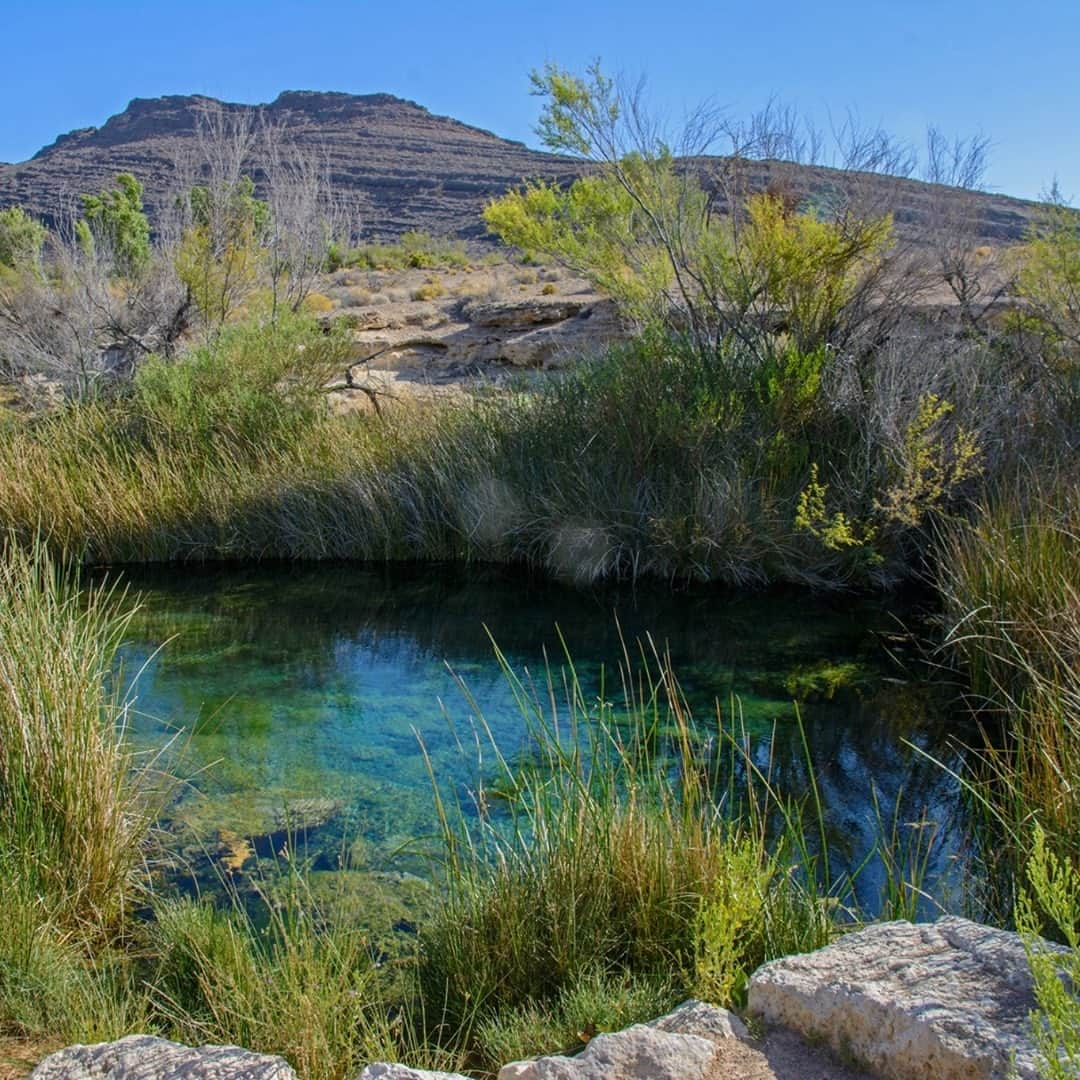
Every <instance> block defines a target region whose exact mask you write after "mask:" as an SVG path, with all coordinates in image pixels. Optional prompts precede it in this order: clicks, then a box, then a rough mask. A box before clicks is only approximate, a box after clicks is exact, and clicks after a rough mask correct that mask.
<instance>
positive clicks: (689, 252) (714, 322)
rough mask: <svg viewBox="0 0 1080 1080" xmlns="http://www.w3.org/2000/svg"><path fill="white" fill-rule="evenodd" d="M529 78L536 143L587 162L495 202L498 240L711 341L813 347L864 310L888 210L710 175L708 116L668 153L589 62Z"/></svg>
mask: <svg viewBox="0 0 1080 1080" xmlns="http://www.w3.org/2000/svg"><path fill="white" fill-rule="evenodd" d="M532 81H533V91H534V93H536V94H539V95H541V96H544V97H546V98H547V102H546V104H545V106H544V110H543V113H542V115H541V119H540V124H539V127H538V132H539V134H540V137H541V139H542V140H543V141H544V143H545V144H546V145H547V146H548V147H549V148H550V149H552V150H555V151H558V152H563V153H570V154H574V155H577V156H579V157H582V158H585V159H586V160H589V161H591V162H593V163H594V164H595V165H596V171H595V172H594V173H593V174H591V175H588V176H585V177H583V178H582V179H580V180H577V181H576V182H575V183H573V184H571V185H570V186H569V187H566V188H564V187H561V186H559V185H558V184H553V183H545V182H543V181H540V182H533V183H529V184H526V185H525V186H524V187H523V188H522V189H520V190H517V191H512V192H510V193H509V194H507V195H506V196H504V197H503V198H501V199H497V200H495V201H494V202H493V203H492V204H490V205H489V206H488V208H487V210H486V211H485V219H486V221H487V223H488V227H489V228H490V229H491V230H492V231H493V232H495V233H496V234H497V235H498V236H499V237H500V238H501V239H502V240H503V241H504V242H506V243H509V244H514V245H516V246H518V247H522V248H524V249H526V250H527V251H533V252H538V253H543V254H545V255H547V256H550V257H552V258H554V259H556V260H558V261H559V262H561V263H563V264H565V265H567V266H568V267H570V268H571V269H573V270H574V271H575V272H577V273H581V274H584V275H585V276H587V277H588V278H589V279H590V280H591V281H593V283H594V284H596V285H597V286H598V287H599V288H601V289H603V290H605V291H606V292H608V293H610V294H611V295H612V296H613V297H614V298H615V299H616V300H617V301H618V302H619V303H620V305H621V306H622V308H623V310H624V311H625V312H626V313H627V314H629V315H630V316H631V317H632V318H634V319H635V320H636V321H638V322H640V323H645V324H654V325H655V324H659V325H661V326H663V327H666V328H668V329H672V328H674V329H676V330H685V331H688V332H689V333H690V334H691V335H692V336H693V338H694V340H695V341H697V342H698V343H699V344H700V345H704V346H708V347H710V348H711V347H713V346H714V345H715V344H716V343H717V342H718V341H719V340H722V339H729V338H738V339H740V340H741V341H742V342H743V343H744V344H747V345H751V346H753V347H754V348H755V350H756V351H758V352H759V353H760V352H771V351H772V348H773V343H774V342H775V341H776V340H777V335H778V333H779V334H780V335H782V336H783V337H784V338H785V341H784V342H782V346H783V347H786V345H787V344H788V343H790V344H793V345H794V346H795V347H796V348H798V349H800V350H813V349H816V348H818V347H820V346H821V345H823V344H827V343H836V342H842V341H843V340H844V339H845V338H846V337H848V336H850V334H851V333H852V332H853V330H854V329H855V328H856V326H857V325H858V323H859V321H860V320H861V319H862V318H864V317H865V315H866V312H867V310H868V309H869V305H867V304H866V303H865V302H864V301H865V299H866V297H867V295H868V293H869V292H870V291H871V290H872V288H873V286H874V284H875V283H876V282H877V281H878V280H879V277H880V272H881V269H882V266H883V264H884V260H885V256H886V254H887V252H888V251H889V249H890V247H891V245H892V222H891V218H889V217H888V216H880V215H878V216H868V217H863V216H860V215H859V214H858V213H854V212H852V209H851V208H850V207H842V208H840V209H839V210H838V211H837V212H834V213H832V214H830V215H829V216H825V215H824V214H822V213H821V212H816V211H814V210H812V209H809V208H801V207H799V206H798V205H797V204H795V203H793V201H792V200H791V199H790V198H788V197H787V196H786V195H785V193H783V192H778V191H765V192H757V193H754V194H747V193H745V192H743V191H742V189H741V188H740V186H739V185H738V184H737V183H734V182H731V183H725V182H723V181H722V180H721V181H718V180H717V178H716V177H712V178H710V179H711V181H712V182H711V183H710V184H709V185H706V184H705V183H704V182H703V176H702V170H701V169H700V168H699V167H698V166H697V165H695V164H692V160H693V159H694V158H695V156H696V155H699V154H700V153H701V152H702V151H703V150H704V149H705V148H706V147H707V145H708V144H709V142H710V141H711V139H712V136H711V135H709V134H708V124H707V121H706V120H704V119H702V118H701V117H698V118H696V119H695V120H692V121H691V123H690V124H689V125H688V134H684V136H683V137H682V138H681V140H680V141H679V144H678V147H677V150H678V152H677V153H676V151H675V150H674V149H673V148H672V146H671V145H669V143H668V142H667V141H665V140H664V139H663V138H662V137H661V136H660V134H659V133H658V129H657V128H656V126H655V125H654V124H653V123H652V122H651V121H649V120H648V118H647V117H646V115H645V113H644V110H643V108H642V106H641V103H640V101H639V98H638V96H637V94H636V93H635V94H627V93H626V92H625V91H624V90H622V89H620V88H619V87H618V86H617V85H616V83H615V82H614V81H613V80H611V79H609V78H608V77H606V76H605V75H604V74H603V73H602V72H601V71H600V69H599V67H597V66H595V65H594V66H593V67H591V68H590V69H589V71H588V73H587V77H586V78H580V77H578V76H575V75H572V74H570V73H569V72H566V71H564V70H562V69H561V68H559V67H557V66H555V65H549V66H548V67H547V68H546V69H545V70H544V71H543V73H537V72H534V73H533V76H532ZM721 193H722V194H723V195H724V198H725V201H726V202H727V207H726V212H725V213H720V212H719V209H720V208H719V205H718V196H719V195H720V194H721Z"/></svg>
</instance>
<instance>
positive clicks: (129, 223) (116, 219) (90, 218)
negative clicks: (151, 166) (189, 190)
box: [76, 173, 150, 278]
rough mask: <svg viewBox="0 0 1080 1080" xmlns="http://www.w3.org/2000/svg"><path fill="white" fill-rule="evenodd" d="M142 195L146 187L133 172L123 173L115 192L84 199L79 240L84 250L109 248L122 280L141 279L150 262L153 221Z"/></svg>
mask: <svg viewBox="0 0 1080 1080" xmlns="http://www.w3.org/2000/svg"><path fill="white" fill-rule="evenodd" d="M142 193H143V186H142V184H140V183H139V181H138V180H136V179H135V177H134V176H132V175H131V173H120V175H119V176H117V178H116V187H115V188H113V189H112V190H111V191H103V192H101V194H100V195H83V196H82V197H81V198H82V206H83V217H82V220H81V221H80V222H79V223H78V224H77V226H76V229H77V231H78V237H79V240H80V242H81V243H82V244H83V245H84V247H89V246H91V245H93V246H95V247H97V246H101V245H103V244H104V245H106V246H107V247H108V248H109V250H110V252H111V254H112V258H113V262H114V264H115V268H116V272H117V274H119V275H120V276H121V277H127V278H135V277H138V276H139V274H140V273H141V272H142V271H143V270H145V269H146V267H147V265H148V264H149V262H150V222H149V221H148V220H147V217H146V214H145V212H144V211H143V202H142Z"/></svg>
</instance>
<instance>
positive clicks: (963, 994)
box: [749, 916, 1038, 1080]
mask: <svg viewBox="0 0 1080 1080" xmlns="http://www.w3.org/2000/svg"><path fill="white" fill-rule="evenodd" d="M1034 1008H1035V998H1034V993H1033V987H1032V980H1031V973H1030V969H1029V966H1028V962H1027V957H1026V954H1025V952H1024V946H1023V943H1022V941H1021V940H1020V938H1019V936H1018V935H1016V934H1012V933H1008V932H1006V931H1003V930H994V929H991V928H990V927H987V926H981V925H979V924H977V923H973V922H969V921H968V920H967V919H960V918H955V917H951V916H950V917H946V918H943V919H939V920H938V921H937V922H936V923H933V924H912V923H909V922H888V923H878V924H876V925H873V926H869V927H867V928H866V929H864V930H860V931H857V932H855V933H851V934H847V935H845V936H844V937H842V938H841V939H840V940H839V941H837V942H836V943H834V944H832V945H829V946H827V947H826V948H824V949H820V950H818V951H817V952H814V953H808V954H805V955H801V956H788V957H785V958H783V959H780V960H774V961H772V962H771V963H768V964H765V965H764V966H762V967H761V968H759V969H758V970H757V971H756V972H755V973H754V975H753V976H752V978H751V980H750V992H749V1012H750V1013H751V1014H753V1015H755V1016H756V1017H758V1018H759V1019H760V1020H761V1021H763V1022H764V1023H765V1024H767V1025H784V1026H786V1027H789V1028H793V1029H794V1030H796V1031H798V1032H800V1033H801V1034H802V1035H804V1036H805V1037H807V1038H808V1039H810V1040H811V1041H818V1040H820V1041H824V1042H826V1043H827V1044H829V1045H830V1046H831V1047H832V1048H833V1049H834V1050H836V1051H837V1052H839V1053H841V1054H842V1055H845V1056H849V1057H853V1058H855V1059H856V1060H858V1061H859V1062H861V1063H862V1064H864V1065H865V1066H866V1067H867V1068H869V1069H871V1070H873V1071H874V1072H875V1073H876V1074H877V1075H879V1076H882V1077H891V1078H896V1080H900V1078H907V1077H913V1076H933V1077H935V1078H936V1080H951V1078H954V1077H955V1078H957V1080H959V1078H961V1077H962V1078H964V1080H970V1078H976V1077H988V1078H999V1077H1000V1078H1002V1080H1004V1078H1005V1077H1006V1076H1008V1075H1012V1074H1011V1073H1010V1069H1011V1068H1015V1070H1016V1075H1018V1076H1020V1077H1024V1078H1027V1077H1032V1078H1034V1077H1035V1076H1037V1073H1038V1070H1037V1056H1036V1052H1035V1049H1034V1047H1033V1045H1032V1043H1031V1040H1030V1035H1029V1019H1028V1014H1029V1013H1030V1011H1031V1010H1032V1009H1034Z"/></svg>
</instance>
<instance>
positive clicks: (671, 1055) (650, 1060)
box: [499, 1001, 746, 1080]
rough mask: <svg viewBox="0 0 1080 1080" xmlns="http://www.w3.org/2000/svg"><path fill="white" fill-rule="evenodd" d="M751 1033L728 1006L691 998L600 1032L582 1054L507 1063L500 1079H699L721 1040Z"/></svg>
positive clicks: (707, 1069) (709, 1064)
mask: <svg viewBox="0 0 1080 1080" xmlns="http://www.w3.org/2000/svg"><path fill="white" fill-rule="evenodd" d="M745 1034H746V1029H745V1028H744V1027H743V1025H742V1023H741V1022H740V1021H739V1020H738V1018H737V1017H735V1016H732V1015H731V1013H729V1012H728V1011H727V1010H726V1009H718V1008H716V1007H715V1006H713V1005H705V1004H703V1003H702V1002H700V1001H687V1002H685V1003H684V1004H682V1005H680V1006H679V1007H678V1008H677V1009H676V1010H675V1011H674V1012H672V1013H669V1014H668V1015H667V1016H664V1017H661V1018H660V1019H659V1020H654V1021H653V1022H652V1023H651V1024H635V1025H634V1026H633V1027H629V1028H626V1030H624V1031H616V1032H612V1033H611V1034H605V1035H597V1036H596V1037H595V1038H594V1039H591V1040H590V1041H589V1044H588V1046H586V1047H585V1049H584V1050H583V1051H582V1052H581V1053H580V1054H578V1056H577V1057H563V1056H561V1055H558V1056H552V1057H542V1058H537V1059H536V1060H535V1061H515V1062H512V1063H511V1064H509V1065H504V1066H503V1068H502V1069H501V1070H500V1071H499V1080H637V1078H641V1080H645V1078H648V1080H698V1078H704V1077H705V1076H706V1075H708V1073H709V1072H710V1066H711V1065H712V1064H713V1060H714V1058H715V1057H716V1053H717V1043H718V1042H719V1041H722V1040H726V1039H731V1038H737V1037H741V1036H744V1035H745Z"/></svg>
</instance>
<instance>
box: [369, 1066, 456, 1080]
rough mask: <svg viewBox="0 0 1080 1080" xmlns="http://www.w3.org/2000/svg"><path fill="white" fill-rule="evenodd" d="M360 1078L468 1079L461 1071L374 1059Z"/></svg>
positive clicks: (406, 1079) (412, 1079)
mask: <svg viewBox="0 0 1080 1080" xmlns="http://www.w3.org/2000/svg"><path fill="white" fill-rule="evenodd" d="M360 1080H469V1078H468V1077H467V1076H462V1075H461V1073H448V1072H429V1071H428V1070H427V1069H410V1068H409V1066H408V1065H396V1064H392V1063H390V1062H386V1061H376V1062H373V1063H372V1064H371V1065H368V1066H367V1068H365V1069H364V1071H363V1072H362V1073H361V1074H360Z"/></svg>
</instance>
